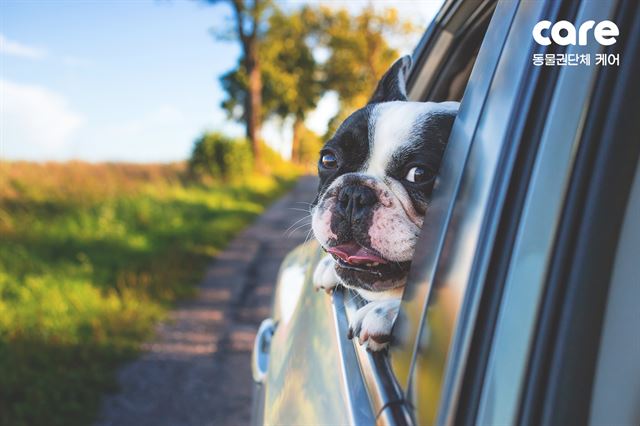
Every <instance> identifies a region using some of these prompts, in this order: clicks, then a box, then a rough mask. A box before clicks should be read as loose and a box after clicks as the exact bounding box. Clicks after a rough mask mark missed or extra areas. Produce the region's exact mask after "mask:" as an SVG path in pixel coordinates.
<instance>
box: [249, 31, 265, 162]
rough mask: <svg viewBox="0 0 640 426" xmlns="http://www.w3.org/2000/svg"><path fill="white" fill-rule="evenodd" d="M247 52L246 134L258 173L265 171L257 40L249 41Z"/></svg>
mask: <svg viewBox="0 0 640 426" xmlns="http://www.w3.org/2000/svg"><path fill="white" fill-rule="evenodd" d="M245 50H246V51H245V66H246V68H247V75H248V76H249V93H248V95H249V96H247V100H246V105H245V108H246V109H245V112H246V114H245V115H246V117H245V120H246V133H247V138H248V139H249V142H250V143H251V150H252V151H253V158H254V162H255V167H256V169H257V170H258V171H263V169H264V167H263V166H264V163H263V159H262V145H261V144H262V141H261V140H260V125H261V121H262V117H261V112H262V76H261V74H260V62H259V61H258V43H257V40H256V39H255V38H254V39H252V40H249V41H248V43H247V46H245Z"/></svg>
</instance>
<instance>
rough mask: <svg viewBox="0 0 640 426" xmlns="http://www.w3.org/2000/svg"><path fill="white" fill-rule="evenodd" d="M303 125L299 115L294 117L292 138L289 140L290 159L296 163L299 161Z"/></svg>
mask: <svg viewBox="0 0 640 426" xmlns="http://www.w3.org/2000/svg"><path fill="white" fill-rule="evenodd" d="M303 125H304V121H303V120H302V119H300V118H299V117H296V119H295V121H294V122H293V138H292V141H291V161H293V162H294V163H296V164H299V163H300V160H301V158H300V156H301V152H300V136H301V134H302V126H303Z"/></svg>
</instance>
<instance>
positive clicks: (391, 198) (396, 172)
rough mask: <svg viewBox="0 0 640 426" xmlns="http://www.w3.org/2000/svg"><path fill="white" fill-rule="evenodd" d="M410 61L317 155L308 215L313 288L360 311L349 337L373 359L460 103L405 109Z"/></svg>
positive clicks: (394, 310) (384, 340) (384, 339)
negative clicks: (337, 294)
mask: <svg viewBox="0 0 640 426" xmlns="http://www.w3.org/2000/svg"><path fill="white" fill-rule="evenodd" d="M410 67H411V57H410V56H405V57H403V58H401V59H399V60H398V61H396V62H395V63H394V64H393V65H392V66H391V68H390V69H389V70H388V71H387V72H386V73H385V74H384V75H383V76H382V79H381V80H380V82H379V83H378V86H377V87H376V90H375V92H374V94H373V96H372V97H371V99H370V100H369V103H368V104H367V105H366V106H365V107H364V108H362V109H359V110H357V111H356V112H354V113H353V114H351V116H349V117H348V118H347V119H346V120H345V121H344V122H343V123H342V124H341V125H340V127H339V128H338V130H337V131H336V132H335V134H334V135H333V137H331V139H329V140H328V141H327V142H326V144H325V145H324V147H323V148H322V150H321V151H320V160H319V162H318V174H319V176H320V187H319V188H318V195H317V197H316V199H315V201H314V202H313V207H312V211H311V214H312V228H313V233H314V235H315V238H316V239H317V240H318V241H319V242H320V244H321V246H322V248H323V249H324V250H325V251H326V252H327V256H326V257H324V258H323V259H322V260H321V261H320V263H319V264H318V266H317V268H316V270H315V273H314V277H313V281H314V285H315V286H316V288H317V289H324V290H325V291H327V292H331V291H333V289H334V288H335V287H336V286H338V285H342V286H344V287H347V288H350V289H353V290H355V291H356V292H357V293H359V294H360V295H361V296H362V297H363V298H364V299H365V300H367V301H368V302H369V303H367V304H366V305H365V306H363V307H362V308H360V309H359V310H358V311H357V313H356V315H355V318H353V319H352V321H351V324H350V328H349V336H348V337H349V338H353V337H358V340H359V342H360V344H361V345H365V346H366V348H367V349H369V350H371V351H378V350H382V349H384V348H385V347H386V346H387V344H388V343H389V341H390V335H391V329H392V327H393V323H394V321H395V318H396V316H397V314H398V309H399V306H400V300H401V297H402V293H403V289H404V285H405V282H406V279H407V274H408V271H409V266H410V265H411V258H412V256H413V252H414V248H415V245H416V242H417V240H418V235H419V234H420V230H421V228H422V223H423V221H424V215H425V213H427V210H428V206H429V199H430V195H431V191H432V189H433V185H434V182H435V178H436V174H437V173H438V169H439V167H440V162H441V160H442V155H443V153H444V149H445V146H446V145H447V140H448V139H449V134H450V132H451V127H452V126H453V121H454V120H455V117H456V114H457V111H458V105H459V104H458V102H441V103H435V102H409V101H408V100H407V93H406V78H407V76H408V71H409V68H410Z"/></svg>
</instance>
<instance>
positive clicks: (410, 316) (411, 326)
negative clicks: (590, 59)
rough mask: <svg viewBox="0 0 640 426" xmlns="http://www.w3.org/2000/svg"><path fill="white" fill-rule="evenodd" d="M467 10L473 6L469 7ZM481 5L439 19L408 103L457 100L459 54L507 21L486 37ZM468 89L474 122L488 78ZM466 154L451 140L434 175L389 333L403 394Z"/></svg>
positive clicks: (465, 69)
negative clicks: (440, 22)
mask: <svg viewBox="0 0 640 426" xmlns="http://www.w3.org/2000/svg"><path fill="white" fill-rule="evenodd" d="M469 6H473V7H474V8H469ZM483 7H484V9H483V8H482V7H480V8H477V9H476V8H475V5H471V4H470V3H468V2H467V4H466V8H457V9H456V10H455V11H454V13H453V16H451V14H449V15H445V16H444V17H443V21H445V23H443V30H442V31H441V32H439V33H435V34H432V35H431V37H432V38H433V39H434V40H432V47H431V49H430V50H429V51H428V52H427V54H426V55H425V56H426V58H420V56H419V55H418V60H417V64H418V65H417V66H416V68H415V69H414V70H413V73H412V76H411V78H410V80H409V81H410V86H409V97H410V98H411V99H415V100H422V101H427V100H444V99H449V100H451V98H443V96H451V97H452V98H453V99H455V100H461V99H462V97H463V92H464V91H463V89H465V88H467V85H466V83H467V81H468V79H469V77H470V72H471V69H470V67H469V65H468V60H461V59H460V58H461V57H462V56H463V55H462V54H463V53H464V54H468V53H469V52H472V53H471V59H472V60H473V62H474V63H475V59H476V55H477V52H478V50H479V49H480V45H481V44H482V43H483V40H484V39H485V37H489V38H490V39H499V38H504V35H505V33H506V29H508V26H509V22H508V18H507V19H506V21H507V22H506V25H504V28H503V30H502V33H500V32H498V31H494V32H493V33H486V30H487V27H488V24H489V21H490V20H491V17H492V15H493V13H494V8H495V4H494V3H490V2H485V3H484V4H483ZM461 16H466V17H467V19H466V20H464V19H461ZM446 22H451V23H453V24H455V25H454V26H453V27H451V26H446ZM501 22H505V19H504V17H501ZM454 46H455V47H456V48H454ZM447 49H448V50H447ZM497 53H499V50H498V49H496V50H495V51H494V52H493V54H488V55H487V54H485V55H484V56H483V57H482V58H479V63H478V65H477V66H480V67H481V68H482V69H490V68H492V67H493V66H495V62H496V61H497V57H498V56H497ZM467 73H469V74H467ZM461 79H463V81H464V87H462V88H461V87H460V86H461V85H460V81H461ZM467 90H469V88H467ZM472 90H473V91H475V92H476V93H477V95H476V96H472V98H473V99H476V101H478V102H479V103H478V105H476V108H468V106H469V103H470V101H471V99H469V95H468V94H467V95H465V99H464V101H463V105H465V104H466V105H467V114H470V113H471V114H472V115H468V116H467V120H468V122H474V121H475V120H476V119H477V114H479V111H480V106H481V104H482V98H483V97H484V93H486V91H487V90H488V80H486V81H480V80H479V81H478V82H476V83H474V86H473V89H472ZM445 93H446V95H445ZM463 108H464V107H463ZM456 121H457V122H458V124H456V126H459V125H460V124H459V122H460V120H459V119H458V120H456ZM468 151H469V144H468V139H467V140H466V141H462V140H461V141H460V142H454V143H451V142H450V143H449V146H448V147H447V151H446V153H445V157H444V160H443V164H442V165H441V169H440V172H439V175H440V177H439V178H438V182H437V184H436V188H435V189H434V195H433V199H432V202H431V204H430V207H429V212H428V214H427V216H426V218H425V223H424V225H423V229H424V230H427V231H428V232H426V231H425V232H423V234H422V235H421V238H420V241H419V243H418V245H417V246H416V253H415V255H414V261H413V266H412V270H411V273H410V276H409V281H408V285H407V289H406V291H405V294H404V300H403V306H402V310H401V314H400V316H399V318H398V323H397V324H396V327H395V330H394V334H395V338H396V339H395V340H396V344H395V345H394V347H392V349H391V357H390V358H391V363H392V366H393V371H394V373H395V374H396V377H397V379H398V382H399V385H400V386H401V387H402V389H404V390H405V392H408V391H409V389H408V385H409V375H410V370H411V367H412V362H413V360H414V355H415V342H416V340H417V338H418V335H419V331H420V329H421V326H422V321H423V318H424V311H425V304H426V301H427V299H428V295H429V290H430V279H429V278H427V275H428V273H429V272H428V271H430V270H431V269H432V268H433V266H434V262H435V261H436V259H437V257H438V256H437V253H438V250H439V246H440V244H441V243H442V241H441V238H442V237H443V236H444V232H445V230H446V227H447V224H448V220H449V213H450V205H449V200H452V199H453V197H454V193H455V191H456V189H457V187H458V182H459V180H460V176H461V174H462V170H463V166H464V160H465V158H466V155H467V153H468ZM432 347H435V346H432Z"/></svg>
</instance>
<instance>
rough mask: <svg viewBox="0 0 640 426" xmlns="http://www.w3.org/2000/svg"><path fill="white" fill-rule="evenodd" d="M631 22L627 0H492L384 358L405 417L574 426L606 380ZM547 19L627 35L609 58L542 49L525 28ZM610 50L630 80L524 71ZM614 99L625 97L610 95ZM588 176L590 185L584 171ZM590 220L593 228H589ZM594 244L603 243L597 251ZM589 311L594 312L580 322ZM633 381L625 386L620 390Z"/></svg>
mask: <svg viewBox="0 0 640 426" xmlns="http://www.w3.org/2000/svg"><path fill="white" fill-rule="evenodd" d="M637 16H638V10H637V5H636V4H635V3H633V2H623V1H620V2H616V1H614V2H586V1H585V2H576V1H572V2H566V1H565V2H543V1H539V2H519V3H517V2H501V3H499V5H498V7H497V9H496V11H495V14H494V17H493V20H492V23H491V25H490V27H489V30H488V32H487V35H486V37H485V41H484V43H483V46H482V48H481V50H480V53H479V55H478V60H477V62H476V64H475V66H474V70H473V73H472V76H471V79H470V83H469V85H468V86H467V90H466V92H465V95H464V99H463V103H462V106H461V109H460V113H459V117H458V119H457V120H456V123H455V125H454V129H453V132H452V136H451V138H450V141H449V146H448V148H447V152H446V154H445V159H444V162H443V166H442V170H441V173H440V178H439V179H440V186H439V187H438V188H436V189H435V190H434V201H433V203H432V206H431V210H430V213H429V215H428V216H427V223H425V229H428V230H429V234H424V235H423V238H422V240H421V242H420V247H419V249H418V251H417V252H416V259H415V261H414V267H413V268H412V274H413V276H412V282H411V283H410V286H409V287H408V291H407V292H406V294H405V299H404V301H403V308H402V315H401V318H400V321H401V322H400V323H398V324H397V325H396V333H397V334H399V335H400V336H398V337H401V341H403V342H404V343H403V344H401V345H399V346H397V347H396V348H392V351H391V360H392V364H396V363H397V364H398V365H399V367H400V368H395V369H394V370H395V371H399V372H402V374H401V375H400V376H399V378H398V379H399V382H400V383H401V387H402V388H403V390H404V391H405V392H406V395H407V401H406V402H407V404H408V405H409V406H410V407H411V413H412V416H413V420H414V421H415V423H417V424H434V423H438V424H518V423H526V424H540V422H542V423H544V424H574V423H575V424H584V423H586V421H587V419H588V415H589V401H590V398H593V400H594V401H596V402H597V401H598V399H597V397H599V398H600V400H602V399H603V398H604V397H603V395H606V392H607V390H605V389H603V388H602V387H600V388H599V387H597V386H596V387H594V388H593V391H592V384H591V381H592V380H593V377H594V375H595V373H594V366H593V364H594V359H595V355H594V354H597V353H598V350H599V348H600V347H599V346H598V344H597V342H598V340H597V339H598V337H599V335H600V334H599V331H598V330H599V327H600V326H601V322H599V321H601V319H602V315H603V306H604V304H603V303H604V302H603V301H606V298H604V297H603V295H604V294H605V293H606V286H605V285H604V283H605V282H607V280H608V275H607V274H608V273H609V271H610V270H611V264H612V255H611V253H614V252H615V248H616V244H617V241H618V239H617V235H618V232H619V229H620V228H619V227H620V223H621V221H622V217H623V216H624V214H625V208H624V206H625V204H624V203H625V201H626V199H627V194H628V192H629V188H630V187H631V184H630V182H632V180H633V176H634V174H633V170H634V168H635V165H636V164H637V158H638V150H639V149H640V147H639V145H640V144H639V143H638V137H637V135H638V134H639V133H638V126H637V119H635V121H634V119H632V118H631V114H629V113H624V112H625V111H637V99H638V97H637V95H635V96H636V97H634V95H632V94H637V93H638V85H637V83H636V81H637V73H636V74H634V73H633V72H632V71H630V70H631V69H635V70H637V69H638V62H637V59H636V58H637V53H638V51H637V40H636V38H633V37H635V36H633V31H632V29H633V28H637V23H636V26H635V27H634V25H633V23H632V21H633V18H635V19H636V21H637ZM545 19H546V20H550V21H552V22H555V21H557V20H561V19H567V20H569V21H571V22H577V23H580V22H584V21H586V20H589V19H595V20H596V21H601V20H604V19H612V20H614V21H615V22H619V23H620V24H621V28H623V29H624V30H626V31H625V33H624V34H625V36H626V37H628V39H627V40H628V41H627V42H626V43H620V44H619V45H618V46H616V47H615V48H609V49H605V48H604V47H603V46H600V45H599V44H594V43H591V44H588V45H587V46H568V47H563V46H558V45H550V46H548V47H542V46H539V45H537V44H534V43H533V40H532V36H531V29H532V28H533V26H534V25H535V24H536V23H537V22H539V21H541V20H545ZM498 22H501V23H505V25H504V26H498V25H497V23H498ZM623 24H624V25H623ZM622 31H623V30H622V29H621V33H622ZM620 51H622V53H621V56H623V55H624V56H623V57H624V58H627V59H626V61H627V62H626V65H625V66H624V67H620V70H619V73H616V74H615V75H616V76H619V75H625V73H626V75H627V79H628V82H629V84H627V83H625V80H622V81H621V80H620V79H618V81H617V82H616V83H613V82H612V80H613V81H615V80H616V79H615V78H614V77H612V73H613V71H612V70H611V69H605V68H603V67H597V66H595V65H594V64H592V65H591V66H582V67H560V66H557V67H537V66H535V65H533V64H532V62H533V61H532V60H533V58H534V57H533V55H534V54H543V55H545V54H548V55H554V56H555V55H559V54H560V55H563V54H589V55H591V57H592V58H593V57H595V55H596V54H600V53H616V52H620ZM490 60H491V62H490ZM483 61H486V62H483ZM494 61H495V62H494ZM491 64H494V65H493V66H492V65H491ZM625 70H626V71H625ZM616 71H618V70H616ZM603 76H604V77H603ZM632 76H635V77H632ZM616 92H620V93H624V94H626V97H625V98H624V99H625V100H624V101H623V100H620V99H622V96H621V97H620V98H618V100H617V101H616V100H613V96H612V93H616ZM604 111H609V113H607V114H605V113H604ZM636 115H637V114H636ZM616 118H617V119H616ZM594 123H600V124H598V125H596V124H594ZM604 123H608V126H607V128H608V129H609V130H608V132H607V131H604V130H603V129H604V127H605V126H604ZM624 123H626V124H624ZM630 123H636V124H633V125H632V124H630ZM598 126H600V127H598ZM619 129H624V131H620V130H619ZM609 135H610V136H609ZM614 140H615V142H613V141H614ZM460 152H463V153H465V154H464V156H465V160H464V164H459V163H458V162H457V161H459V159H460V157H461V155H460V154H459V153H460ZM594 152H598V153H600V156H598V155H595V154H594ZM594 158H598V159H599V160H602V159H608V161H604V162H600V161H596V160H595V159H594ZM598 166H600V167H601V169H600V168H599V167H598ZM598 170H602V172H601V173H602V176H600V177H599V179H597V178H596V177H594V176H593V175H592V174H591V173H593V172H596V171H598ZM605 171H607V172H608V175H607V174H606V173H607V172H605ZM607 178H609V179H610V180H609V179H607ZM585 182H589V184H586V183H585ZM613 182H616V183H618V184H619V186H616V190H617V191H619V192H618V193H617V194H616V196H612V195H611V194H612V191H611V189H610V188H609V187H608V183H613ZM587 185H593V187H589V186H587ZM592 191H593V192H599V193H601V194H600V197H602V198H606V196H605V195H608V196H609V199H608V200H607V201H608V203H600V202H598V201H599V200H600V199H602V198H600V199H599V198H597V197H595V196H594V197H590V196H588V195H590V194H591V193H592ZM590 198H592V200H591V201H590V202H587V201H586V200H588V199H590ZM588 206H591V208H592V209H593V210H592V211H593V214H594V216H593V217H592V216H591V212H592V211H590V210H584V209H583V208H586V207H588ZM598 211H599V212H600V214H601V215H602V217H600V218H599V219H600V221H601V222H600V226H601V228H599V229H594V228H593V227H595V225H596V223H598V222H597V220H595V219H598V215H597V214H596V212H598ZM605 211H608V212H609V218H610V219H611V221H610V222H609V223H606V220H605V217H606V214H605V213H604V212H605ZM587 215H588V216H587ZM605 223H606V225H607V226H608V229H607V231H605V227H604V226H603V225H604V224H605ZM578 224H580V225H578ZM569 225H571V226H569ZM579 226H581V227H582V228H584V229H581V228H579ZM576 235H578V236H580V237H579V238H577V237H576ZM598 235H600V237H599V238H598V237H597V236H598ZM602 235H607V238H603V237H602ZM609 236H611V238H609ZM589 238H592V241H602V242H603V243H606V244H603V245H602V246H601V247H598V248H597V249H594V248H593V247H591V246H590V244H589ZM606 253H609V254H608V255H605V254H606ZM622 253H623V256H624V254H626V255H627V256H628V254H629V253H628V252H622ZM570 259H572V260H573V262H570V261H569V260H570ZM418 261H419V266H418V265H416V263H417V262H418ZM576 265H577V266H578V267H576ZM572 266H573V267H572ZM572 276H573V277H572ZM563 279H568V282H566V283H565V282H564V281H563ZM628 287H630V288H631V289H633V288H634V287H633V286H628ZM628 291H629V294H636V293H634V292H633V291H632V290H628ZM567 296H571V297H567ZM547 311H548V312H547ZM589 312H591V313H592V314H596V315H594V316H593V317H592V318H589V319H588V320H586V319H587V318H588V317H589ZM627 312H628V308H627ZM598 318H600V319H598ZM590 325H591V326H595V327H590ZM558 330H559V331H558ZM627 333H629V331H627ZM636 336H637V335H636ZM416 339H417V343H416ZM623 341H624V340H623ZM594 342H595V343H594ZM628 342H629V341H628V340H627V343H628ZM609 352H611V351H609ZM636 352H637V350H636ZM581 355H588V356H587V357H586V358H582V357H581ZM609 357H611V355H609ZM605 362H606V361H603V363H605ZM609 363H610V361H609ZM407 365H408V366H409V367H408V368H407V367H406V366H407ZM605 365H607V364H605ZM549 367H553V368H555V369H554V370H552V371H550V370H549ZM601 368H602V369H604V368H606V367H601ZM609 368H611V367H610V366H609ZM629 371H633V369H630V370H629ZM602 374H604V373H602ZM602 374H601V376H600V377H603V376H602ZM603 380H604V379H600V381H601V382H603ZM622 381H623V382H624V380H622ZM633 383H637V379H636V381H635V382H634V381H629V380H628V381H626V382H625V385H626V386H627V389H629V386H631V385H632V384H633ZM598 392H600V393H599V394H598ZM621 405H623V406H624V404H621ZM626 407H630V404H627V405H626ZM594 410H596V409H594ZM600 410H601V411H599V412H598V413H599V414H597V415H599V416H603V414H602V413H603V412H604V413H606V411H602V406H600ZM594 412H596V411H593V410H592V413H591V416H592V417H591V418H592V419H593V418H595V417H594V416H596V414H593V413H594ZM627 414H628V413H627ZM636 414H637V413H636ZM605 417H606V416H605ZM612 417H613V418H615V417H614V416H609V418H612ZM598 418H603V417H598ZM624 418H633V417H624ZM635 418H636V419H637V417H635Z"/></svg>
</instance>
